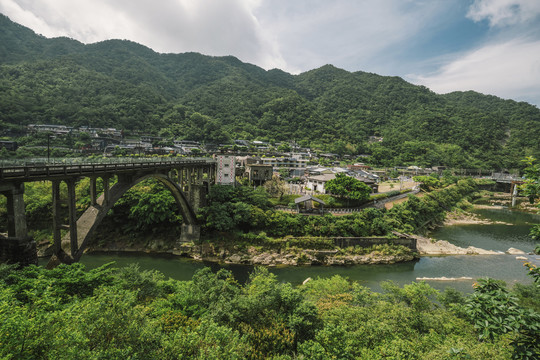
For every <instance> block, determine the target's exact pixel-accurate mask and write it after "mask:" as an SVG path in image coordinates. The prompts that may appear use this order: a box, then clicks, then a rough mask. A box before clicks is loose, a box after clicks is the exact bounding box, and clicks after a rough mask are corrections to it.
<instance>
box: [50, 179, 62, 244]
mask: <svg viewBox="0 0 540 360" xmlns="http://www.w3.org/2000/svg"><path fill="white" fill-rule="evenodd" d="M52 211H53V241H54V253H55V254H59V253H60V251H61V250H62V234H61V233H60V230H61V229H62V221H61V218H60V181H59V180H53V182H52Z"/></svg>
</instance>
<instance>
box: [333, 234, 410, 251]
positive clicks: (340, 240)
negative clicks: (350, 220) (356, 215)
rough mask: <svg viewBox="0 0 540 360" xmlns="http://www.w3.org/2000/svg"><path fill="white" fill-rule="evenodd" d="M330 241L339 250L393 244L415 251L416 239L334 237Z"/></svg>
mask: <svg viewBox="0 0 540 360" xmlns="http://www.w3.org/2000/svg"><path fill="white" fill-rule="evenodd" d="M332 239H333V240H334V244H335V245H336V246H339V247H340V248H346V247H349V246H361V247H370V246H373V245H380V244H393V245H403V246H405V247H408V248H409V249H411V250H414V251H417V249H416V239H413V238H397V239H388V238H385V237H336V238H332Z"/></svg>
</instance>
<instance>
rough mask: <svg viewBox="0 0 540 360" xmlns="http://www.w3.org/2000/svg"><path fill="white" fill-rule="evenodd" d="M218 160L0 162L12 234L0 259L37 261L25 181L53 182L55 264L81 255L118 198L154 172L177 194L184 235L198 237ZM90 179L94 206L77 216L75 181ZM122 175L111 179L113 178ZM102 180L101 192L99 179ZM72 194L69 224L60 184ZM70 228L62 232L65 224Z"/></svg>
mask: <svg viewBox="0 0 540 360" xmlns="http://www.w3.org/2000/svg"><path fill="white" fill-rule="evenodd" d="M215 175H216V162H215V161H214V160H209V159H187V158H184V159H166V160H165V159H159V160H150V159H148V160H147V161H145V160H142V159H141V160H139V161H131V162H112V161H111V162H107V163H97V162H96V163H80V164H50V163H42V164H27V165H24V166H7V167H6V166H4V167H0V193H1V194H2V195H5V196H6V198H7V214H8V224H7V225H8V234H7V235H8V236H7V238H4V237H0V241H1V243H0V260H4V261H6V260H7V261H8V262H18V263H19V264H21V265H25V264H31V263H37V253H36V244H35V242H34V241H33V239H32V238H30V237H29V236H28V229H27V225H26V216H25V204H24V197H23V195H24V183H25V182H34V181H51V182H52V223H53V239H54V245H53V256H52V258H51V261H50V262H49V265H50V266H53V265H55V264H58V263H59V262H63V263H73V262H76V261H78V260H79V259H80V257H81V256H82V254H83V252H84V250H85V248H86V246H87V245H88V242H89V240H90V239H91V237H92V234H93V233H94V231H95V230H96V228H97V227H98V226H99V224H100V223H101V221H102V220H103V219H104V218H105V215H106V214H107V212H108V211H109V210H110V209H111V208H112V207H113V206H114V204H115V203H116V202H117V201H118V200H119V199H120V198H121V197H122V195H124V194H125V192H126V191H128V190H129V189H131V188H132V187H133V186H135V185H136V184H138V183H139V182H141V181H143V180H146V179H149V178H153V179H156V180H158V181H159V182H161V183H162V184H163V185H164V186H165V187H166V188H167V189H168V190H169V191H170V192H171V194H172V196H173V197H174V199H175V201H176V203H177V205H178V208H179V210H180V213H181V215H182V218H183V224H182V232H181V239H180V241H196V240H198V239H199V227H198V225H197V219H196V212H197V210H198V209H199V208H200V207H201V206H203V205H204V201H205V199H206V194H207V193H208V186H209V185H210V184H211V183H213V182H214V181H215ZM84 177H88V178H89V179H90V206H89V207H88V209H87V210H86V211H85V212H84V213H83V214H82V215H81V216H80V217H79V218H78V219H77V213H76V207H75V203H76V198H75V185H76V183H77V181H79V180H80V179H81V178H84ZM113 177H116V178H117V181H116V183H114V184H113V185H111V179H112V178H113ZM98 178H101V179H102V180H103V193H102V194H100V196H98V193H97V180H98ZM62 182H65V183H66V185H67V194H68V196H67V197H68V199H67V200H68V214H69V215H68V224H67V225H64V224H62V217H61V215H60V184H61V183H62ZM62 229H66V230H69V231H68V233H67V234H66V235H65V236H64V237H63V238H62V236H61V230H62Z"/></svg>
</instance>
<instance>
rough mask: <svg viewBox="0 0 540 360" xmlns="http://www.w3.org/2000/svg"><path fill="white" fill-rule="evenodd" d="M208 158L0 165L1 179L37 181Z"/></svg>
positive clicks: (180, 164) (194, 162)
mask: <svg viewBox="0 0 540 360" xmlns="http://www.w3.org/2000/svg"><path fill="white" fill-rule="evenodd" d="M214 163H215V161H214V160H210V159H182V160H167V161H134V162H110V163H81V164H46V163H45V164H29V165H25V166H4V167H0V182H2V181H13V180H18V181H39V180H50V179H52V178H62V177H70V176H77V175H80V176H92V175H99V174H106V173H123V172H133V171H137V170H150V169H156V170H157V169H167V168H175V167H184V166H202V165H209V164H214Z"/></svg>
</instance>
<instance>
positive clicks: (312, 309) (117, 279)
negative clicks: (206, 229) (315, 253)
mask: <svg viewBox="0 0 540 360" xmlns="http://www.w3.org/2000/svg"><path fill="white" fill-rule="evenodd" d="M382 287H383V289H384V291H383V292H382V293H374V292H372V291H370V290H369V289H367V288H365V287H363V286H361V285H359V284H358V283H355V282H350V281H348V280H347V279H344V278H342V277H340V276H334V277H332V278H327V279H316V280H312V281H309V282H308V283H307V284H305V285H302V286H300V287H293V286H292V285H291V284H288V283H282V282H280V281H278V280H277V279H276V276H275V275H273V274H271V273H270V272H269V271H268V270H267V269H265V268H256V269H255V271H254V272H253V273H252V274H251V275H250V277H249V280H248V281H247V283H246V284H239V283H238V282H237V281H236V280H235V279H234V278H233V276H232V274H231V273H230V272H228V271H226V270H219V271H218V272H217V273H212V272H211V271H210V269H208V268H205V269H203V270H200V271H198V272H197V273H195V275H194V276H193V278H192V280H191V281H176V280H173V279H165V278H164V276H163V275H162V274H161V273H159V272H157V271H141V270H139V268H138V267H137V266H130V267H126V268H122V269H114V268H112V267H111V266H110V265H109V266H107V265H105V266H103V267H100V268H97V269H94V270H89V271H86V270H85V269H84V266H83V265H81V264H73V265H60V266H59V267H57V268H56V269H54V270H45V269H43V268H39V267H35V266H29V267H26V268H24V269H22V270H15V269H14V267H9V266H6V265H0V357H1V358H2V359H74V358H85V359H90V358H101V359H126V358H130V359H183V358H190V359H282V360H285V359H331V358H339V359H355V358H366V359H387V358H399V359H405V358H415V359H511V358H514V359H534V356H535V354H538V350H539V349H538V344H539V343H540V342H539V339H538V333H539V332H538V323H539V314H538V312H537V310H536V311H535V310H534V307H535V306H536V307H538V299H539V297H538V290H539V289H538V284H537V285H534V284H533V285H521V286H520V287H518V288H516V289H514V292H513V293H511V292H509V291H508V290H507V289H506V288H505V287H504V285H502V284H501V283H500V282H497V281H494V280H491V279H483V280H480V281H479V282H478V284H477V287H476V289H475V293H474V294H473V295H471V296H464V295H463V294H461V293H458V292H456V291H452V290H447V291H445V292H443V293H439V292H438V291H437V290H435V289H433V288H431V287H430V286H429V285H427V284H425V283H423V282H421V283H411V284H409V285H405V286H403V287H402V288H401V287H399V286H397V285H395V284H393V283H390V282H386V283H383V284H382ZM518 299H519V300H518Z"/></svg>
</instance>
